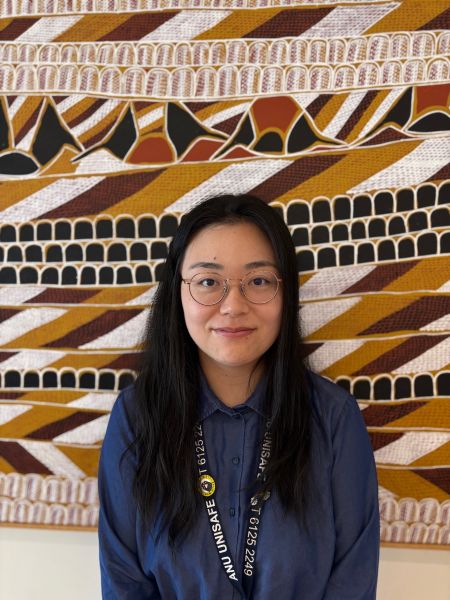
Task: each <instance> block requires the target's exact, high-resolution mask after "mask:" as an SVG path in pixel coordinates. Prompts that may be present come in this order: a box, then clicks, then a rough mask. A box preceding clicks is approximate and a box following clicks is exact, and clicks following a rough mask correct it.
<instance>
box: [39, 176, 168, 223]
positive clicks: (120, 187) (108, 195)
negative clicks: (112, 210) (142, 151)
mask: <svg viewBox="0 0 450 600" xmlns="http://www.w3.org/2000/svg"><path fill="white" fill-rule="evenodd" d="M164 171H165V169H159V170H157V171H150V172H148V173H132V174H131V175H130V174H127V175H116V176H108V177H105V179H103V181H101V182H100V183H98V184H97V185H95V186H94V187H93V188H91V189H90V190H87V191H86V192H84V193H82V194H80V195H79V196H77V197H76V198H74V199H73V200H69V202H66V203H65V204H63V205H62V206H60V207H58V208H55V209H54V210H50V211H48V212H47V213H45V214H43V215H41V216H40V218H41V219H45V218H47V219H59V218H66V219H67V218H68V219H70V218H72V217H81V216H85V215H91V214H94V213H95V214H99V213H101V212H102V211H103V210H106V209H108V208H109V207H110V206H114V204H118V203H119V202H121V201H122V200H124V199H125V198H128V197H129V196H132V195H133V194H135V193H136V192H139V191H140V190H142V188H144V187H145V186H146V185H148V184H149V183H151V182H152V181H153V180H154V179H156V178H157V177H158V176H159V175H160V174H161V173H163V172H164Z"/></svg>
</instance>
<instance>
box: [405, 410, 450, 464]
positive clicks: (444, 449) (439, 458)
mask: <svg viewBox="0 0 450 600" xmlns="http://www.w3.org/2000/svg"><path fill="white" fill-rule="evenodd" d="M447 403H448V400H447ZM447 412H448V411H447ZM447 422H448V420H447ZM448 464H450V442H447V443H446V444H444V445H443V446H441V447H440V448H437V449H436V450H434V451H433V452H430V453H429V454H426V455H425V456H421V457H420V458H419V459H417V460H415V461H414V463H413V465H414V466H415V467H428V466H431V467H434V466H435V465H448ZM449 472H450V469H449Z"/></svg>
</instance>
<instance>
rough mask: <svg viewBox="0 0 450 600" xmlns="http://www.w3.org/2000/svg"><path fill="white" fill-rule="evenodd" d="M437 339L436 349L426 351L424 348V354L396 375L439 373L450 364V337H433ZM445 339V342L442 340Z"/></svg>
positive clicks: (397, 370) (411, 361) (395, 371)
mask: <svg viewBox="0 0 450 600" xmlns="http://www.w3.org/2000/svg"><path fill="white" fill-rule="evenodd" d="M432 337H434V338H437V339H436V344H435V345H434V347H432V348H430V349H429V350H426V349H425V348H422V354H420V355H419V356H418V357H417V358H414V359H413V360H410V361H408V362H406V363H404V364H402V365H400V366H398V367H397V368H396V369H393V372H394V373H399V374H400V373H423V372H424V371H439V370H440V369H442V368H444V367H446V366H447V365H448V364H450V336H441V335H439V336H432ZM443 337H444V340H443V341H440V343H437V342H439V340H442V338H443Z"/></svg>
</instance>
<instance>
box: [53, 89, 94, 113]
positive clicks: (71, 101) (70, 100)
mask: <svg viewBox="0 0 450 600" xmlns="http://www.w3.org/2000/svg"><path fill="white" fill-rule="evenodd" d="M87 97H88V96H84V95H81V94H73V95H72V94H71V95H70V96H67V98H64V100H62V101H61V102H59V104H57V105H56V107H57V110H58V112H59V114H60V115H62V114H63V113H64V112H66V111H67V110H69V108H72V107H74V106H75V105H76V104H78V103H79V102H83V100H86V98H87Z"/></svg>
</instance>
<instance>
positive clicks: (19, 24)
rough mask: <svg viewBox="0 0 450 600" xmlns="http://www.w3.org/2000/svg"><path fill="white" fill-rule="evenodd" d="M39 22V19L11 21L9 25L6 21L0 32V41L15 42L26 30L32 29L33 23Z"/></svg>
mask: <svg viewBox="0 0 450 600" xmlns="http://www.w3.org/2000/svg"><path fill="white" fill-rule="evenodd" d="M38 22H39V18H33V19H29V18H26V19H20V18H19V19H12V20H11V21H10V22H9V23H8V21H6V23H7V24H6V27H3V28H2V29H1V31H0V40H2V41H3V40H14V41H15V40H16V39H18V38H19V37H20V36H21V35H22V34H23V33H24V32H26V30H27V29H29V28H30V27H33V25H34V24H35V23H38Z"/></svg>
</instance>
